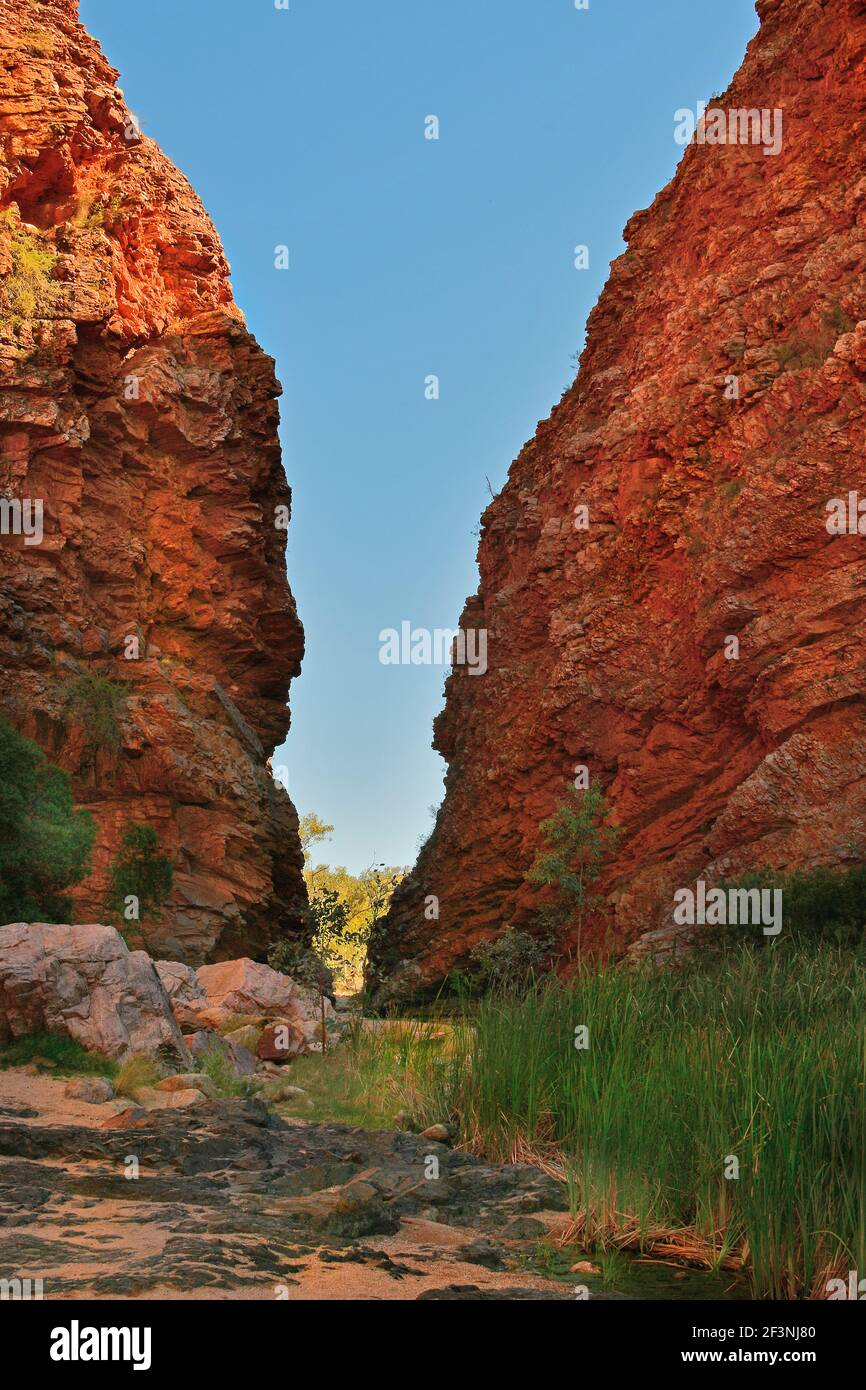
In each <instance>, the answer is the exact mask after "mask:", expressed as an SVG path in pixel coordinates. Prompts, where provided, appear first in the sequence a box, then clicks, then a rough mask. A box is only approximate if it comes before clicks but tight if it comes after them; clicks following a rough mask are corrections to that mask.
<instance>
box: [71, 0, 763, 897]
mask: <svg viewBox="0 0 866 1390" xmlns="http://www.w3.org/2000/svg"><path fill="white" fill-rule="evenodd" d="M80 9H81V19H82V22H83V23H84V24H85V25H86V26H87V28H88V29H89V30H90V32H91V33H92V34H94V35H95V36H96V37H97V38H98V39H99V40H100V42H101V43H102V45H103V48H104V49H105V51H106V53H107V55H108V58H109V60H110V61H111V62H112V63H113V64H114V66H115V67H117V68H119V69H120V73H121V77H120V82H121V86H122V87H123V89H124V91H125V93H126V97H127V101H128V103H129V105H130V106H131V108H132V110H133V111H134V112H135V113H136V114H137V116H138V117H139V119H140V121H141V124H142V128H143V130H144V131H145V133H146V134H148V135H150V136H152V137H153V138H154V139H155V140H158V141H159V143H160V144H161V145H162V147H163V149H164V150H165V151H166V153H167V154H168V155H169V156H170V157H171V158H172V159H173V160H174V161H175V163H176V164H177V165H178V166H179V167H180V168H181V169H182V170H183V171H184V173H185V174H186V175H187V176H188V177H189V178H190V180H191V181H192V183H193V184H194V185H195V187H196V189H197V191H198V193H199V194H200V196H201V198H202V200H203V201H204V203H205V206H206V207H207V209H208V211H209V212H210V214H211V216H212V217H213V219H214V221H215V223H216V225H217V227H218V229H219V232H220V234H221V236H222V239H223V242H224V245H225V248H226V252H227V255H228V258H229V260H230V262H231V265H232V281H233V285H234V289H235V295H236V298H237V300H238V302H239V304H240V305H241V307H242V308H243V310H244V312H245V314H246V316H247V321H248V323H249V326H250V328H251V329H252V331H253V332H254V333H255V334H256V336H257V337H258V339H259V341H260V342H261V343H262V345H263V347H264V348H265V349H266V351H268V352H269V353H271V354H272V355H273V356H274V357H275V358H276V360H277V373H278V376H279V377H280V380H281V381H282V383H283V387H284V392H285V394H284V396H283V398H282V431H281V433H282V439H283V450H284V452H283V461H284V464H285V467H286V472H287V474H288V477H289V481H290V483H291V485H292V488H293V492H294V515H293V521H292V526H291V530H290V532H289V548H288V566H289V578H290V582H291V585H292V588H293V590H294V593H295V597H296V599H297V602H298V607H299V610H300V614H301V617H302V619H303V622H304V625H305V627H306V632H307V656H306V659H305V661H304V668H303V672H302V675H301V677H300V679H299V680H298V681H296V682H295V683H294V685H293V687H292V693H291V705H292V718H293V727H292V731H291V733H290V735H289V739H288V743H287V745H286V747H285V749H284V750H283V751H282V752H278V753H277V755H276V756H275V759H274V761H275V763H278V764H283V765H285V766H286V767H287V768H288V778H287V781H288V786H289V790H290V792H291V794H292V797H293V799H294V800H295V803H296V804H297V806H298V809H299V810H300V811H301V812H302V813H303V812H305V811H310V810H315V811H317V812H318V813H319V814H320V815H321V816H323V817H324V818H325V819H326V820H328V821H331V822H333V824H334V825H335V827H336V829H335V834H334V836H333V838H332V842H331V844H330V846H329V847H328V848H327V850H326V851H325V855H326V857H328V858H330V859H331V861H332V862H335V863H344V864H346V865H348V867H349V868H351V869H355V870H357V869H360V868H362V867H364V866H365V865H366V864H368V863H370V862H371V861H373V860H374V859H376V860H381V861H385V862H387V863H391V864H402V863H410V862H411V861H412V860H413V859H414V856H415V851H416V848H417V844H418V841H419V840H420V839H423V838H424V837H425V836H426V834H427V833H428V831H429V829H430V824H431V822H430V815H429V808H430V807H431V805H432V806H435V805H436V804H437V803H438V802H439V801H440V800H441V797H442V776H443V772H444V764H443V762H442V760H441V758H440V757H439V756H438V754H435V753H434V752H433V751H432V749H431V747H430V740H431V723H432V720H433V717H434V715H435V714H436V712H437V711H438V709H439V708H440V707H441V703H442V687H443V683H444V676H445V671H444V670H443V669H442V668H441V667H413V666H385V665H382V664H380V662H379V632H380V630H382V629H384V628H390V627H393V628H399V627H400V624H401V622H403V621H405V620H409V621H411V622H412V623H413V625H414V626H416V627H427V628H430V629H433V628H437V627H440V628H449V627H451V628H453V627H456V624H457V620H458V617H459V615H460V612H461V610H462V607H463V603H464V600H465V598H466V596H467V595H468V594H470V593H472V592H473V591H474V590H475V587H476V580H477V568H476V564H475V551H476V546H477V535H476V534H475V533H476V532H477V527H478V518H479V515H480V513H481V511H482V510H483V508H484V507H485V505H486V503H487V501H488V500H489V493H488V487H487V479H488V478H489V480H490V483H491V484H492V486H493V488H494V489H496V490H498V489H499V488H500V487H501V486H502V484H503V482H504V481H505V478H506V475H507V471H508V467H509V464H510V462H511V460H512V458H513V457H514V455H515V454H516V453H517V452H518V451H519V449H520V448H521V446H522V444H523V443H524V441H525V440H526V439H527V438H529V437H530V436H531V435H532V434H533V433H534V431H535V426H536V423H537V421H538V420H539V419H543V418H544V417H545V416H546V415H547V414H548V413H549V411H550V409H551V407H552V406H553V405H554V404H555V402H556V401H557V400H558V399H559V397H560V395H561V394H562V391H563V389H564V387H565V386H566V385H567V384H569V383H570V381H571V380H572V378H573V375H574V364H573V361H572V358H573V354H574V353H575V352H577V351H579V350H580V348H581V347H582V345H583V340H584V325H585V321H586V318H587V315H588V313H589V311H590V309H591V308H592V306H593V304H594V303H595V300H596V299H597V297H598V294H599V292H600V290H601V288H602V285H603V284H604V281H605V279H606V278H607V274H608V267H609V263H610V261H611V260H612V259H614V258H615V257H616V256H617V255H619V254H620V252H621V251H622V249H623V243H622V238H621V232H622V228H623V226H624V225H625V223H626V221H627V220H628V218H629V217H630V215H631V214H632V212H633V211H635V210H636V209H637V208H642V207H645V206H647V205H648V204H649V203H650V202H651V201H652V199H653V197H654V196H655V193H656V192H657V191H658V189H659V188H661V187H662V186H663V185H664V184H665V183H666V182H667V181H668V180H669V179H670V177H671V176H672V174H673V172H674V170H675V168H676V165H677V163H678V161H679V159H680V158H681V156H682V149H681V148H680V147H679V146H678V145H677V144H676V143H675V142H674V139H673V131H674V112H675V110H677V108H680V107H691V108H694V107H695V105H696V103H697V102H698V101H699V100H700V99H704V100H705V99H707V98H708V97H709V96H710V95H711V94H713V93H715V92H718V91H720V90H723V89H724V88H725V87H726V86H727V84H728V82H729V80H730V78H731V76H732V75H733V73H734V71H735V70H736V68H737V67H738V66H739V63H740V61H741V58H742V55H743V52H744V51H745V47H746V44H747V42H748V40H749V39H750V38H751V37H752V35H753V34H754V33H755V31H756V28H757V19H756V17H755V13H754V6H753V0H725V3H724V4H723V5H717V4H715V3H712V2H711V0H590V8H589V10H588V11H578V10H576V9H575V7H574V0H365V2H364V3H359V0H290V8H289V9H288V10H278V9H276V7H275V5H274V0H198V3H192V0H148V3H147V4H146V5H129V4H119V3H118V0H81V6H80ZM431 115H435V116H437V117H438V119H439V122H440V132H439V139H438V140H436V141H434V140H427V139H425V119H426V118H427V117H428V116H431ZM577 244H585V245H587V246H588V247H589V251H590V267H589V269H588V270H585V271H577V270H575V268H574V264H573V260H574V247H575V246H576V245H577ZM278 245H287V246H288V247H289V253H290V268H289V269H288V270H285V271H280V270H277V269H275V266H274V248H275V247H276V246H278ZM434 374H435V375H437V376H438V377H439V380H440V396H439V399H438V400H428V399H426V398H425V379H426V378H427V377H428V376H430V375H434Z"/></svg>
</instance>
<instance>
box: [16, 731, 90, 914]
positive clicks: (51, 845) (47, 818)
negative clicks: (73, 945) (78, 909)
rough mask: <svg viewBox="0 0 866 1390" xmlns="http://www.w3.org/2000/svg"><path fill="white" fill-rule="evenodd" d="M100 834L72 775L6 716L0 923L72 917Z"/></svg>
mask: <svg viewBox="0 0 866 1390" xmlns="http://www.w3.org/2000/svg"><path fill="white" fill-rule="evenodd" d="M94 837H95V827H94V824H93V818H92V816H91V815H90V814H89V813H88V812H87V811H76V810H75V807H74V805H73V801H72V791H71V789H70V784H69V777H68V776H67V774H66V773H65V772H62V771H61V770H60V768H59V767H55V766H54V764H53V763H50V762H49V761H48V759H47V758H46V757H45V754H44V753H43V752H42V749H41V748H40V747H39V746H38V744H35V743H32V742H31V741H30V739H27V738H24V737H23V736H22V735H21V734H19V733H18V731H17V730H16V729H13V727H12V725H11V724H9V723H8V722H7V720H5V719H4V718H2V716H0V924H2V923H5V922H68V921H69V920H70V917H71V914H72V905H71V902H70V899H69V898H68V897H67V896H66V893H65V890H66V889H67V888H71V887H72V886H73V885H74V884H76V883H80V882H81V880H82V879H83V878H84V877H85V875H86V874H88V873H89V872H90V852H91V850H92V848H93V841H94Z"/></svg>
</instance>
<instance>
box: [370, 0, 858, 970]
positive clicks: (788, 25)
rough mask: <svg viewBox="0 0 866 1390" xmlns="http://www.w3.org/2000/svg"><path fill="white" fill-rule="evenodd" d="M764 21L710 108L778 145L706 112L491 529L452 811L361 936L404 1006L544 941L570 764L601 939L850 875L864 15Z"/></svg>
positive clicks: (484, 544) (475, 606)
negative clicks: (541, 857) (539, 875)
mask: <svg viewBox="0 0 866 1390" xmlns="http://www.w3.org/2000/svg"><path fill="white" fill-rule="evenodd" d="M757 9H758V13H759V16H760V20H761V27H760V31H759V33H758V35H757V36H756V37H755V39H754V40H753V41H752V43H751V44H750V46H749V49H748V52H747V54H746V58H745V61H744V63H743V65H742V67H741V69H740V70H739V72H738V73H737V74H736V76H735V78H734V80H733V82H732V83H731V85H730V87H729V88H728V90H727V91H726V92H725V93H724V94H723V95H722V96H719V97H718V98H714V99H713V101H712V103H711V107H712V108H713V109H715V110H719V109H720V110H721V111H722V112H723V113H724V115H725V118H727V117H728V116H729V113H731V112H737V111H746V112H748V111H750V110H755V111H757V112H761V111H766V113H767V118H768V122H769V124H768V126H767V128H766V131H765V133H766V134H769V133H770V131H771V130H772V133H773V136H774V137H775V136H776V135H777V134H778V135H779V136H780V137H781V138H780V141H779V148H778V149H777V150H773V149H770V148H768V146H769V144H770V142H769V141H766V142H763V143H742V142H740V140H739V139H738V138H737V139H733V140H727V141H726V142H725V143H721V142H720V139H719V136H720V132H721V131H722V130H727V131H732V130H734V129H735V128H734V127H731V126H730V124H723V125H718V124H716V122H717V120H718V118H717V117H711V118H710V117H709V113H708V119H707V121H706V122H705V125H704V127H703V128H702V130H701V136H700V139H696V140H695V141H694V142H693V143H691V144H690V145H689V147H688V148H687V149H686V151H685V153H684V156H683V158H682V161H681V163H680V166H679V168H678V170H677V173H676V176H675V177H674V179H673V180H672V181H671V183H670V184H669V185H668V186H667V187H666V188H664V189H663V190H662V192H661V193H659V195H658V196H657V197H656V199H655V201H654V202H653V204H652V206H651V207H650V208H648V209H646V210H645V211H642V212H639V213H637V214H635V216H634V217H632V219H631V220H630V222H629V223H628V226H627V227H626V229H625V234H624V235H625V240H626V243H627V250H626V251H625V253H624V254H623V255H622V256H620V257H619V259H618V260H617V261H616V262H614V264H613V266H612V269H611V275H610V279H609V281H608V284H607V286H606V288H605V290H604V292H603V294H602V296H601V299H600V301H599V303H598V305H597V307H596V308H595V309H594V311H593V313H592V315H591V317H590V320H589V326H588V338H587V344H586V348H585V350H584V352H583V354H582V357H581V361H580V369H579V373H578V375H577V378H576V380H575V382H574V384H573V386H572V387H571V389H570V390H568V391H567V392H566V393H565V395H564V396H563V398H562V400H561V402H560V403H559V404H558V405H557V407H556V408H555V409H554V410H553V412H552V414H551V416H550V418H549V419H548V420H546V421H544V422H543V423H541V424H540V425H539V426H538V430H537V432H536V434H535V437H534V439H532V440H531V441H530V443H528V444H527V445H526V447H525V448H524V450H523V451H522V453H521V454H520V456H519V457H518V459H517V460H516V462H515V463H514V464H513V465H512V468H511V471H510V475H509V479H508V482H507V485H506V486H505V488H504V489H503V491H502V492H501V494H500V495H499V496H498V497H497V498H496V499H495V500H494V501H493V502H492V504H491V505H490V506H489V507H488V508H487V510H486V512H485V513H484V516H483V518H482V534H481V541H480V545H479V551H478V563H479V569H480V585H479V589H478V593H477V594H476V595H475V596H474V597H473V598H471V599H470V600H469V601H468V603H467V606H466V609H465V611H464V614H463V618H462V623H461V625H462V626H463V627H464V628H479V629H486V631H487V633H488V662H489V669H488V671H487V673H486V674H485V675H484V676H483V677H477V676H472V675H470V674H469V672H468V671H467V670H465V669H455V670H454V672H453V673H452V675H451V676H450V678H449V681H448V683H447V687H446V705H445V708H444V710H443V712H442V713H441V715H440V716H439V718H438V720H437V722H436V725H435V737H434V746H435V747H436V748H437V749H438V750H439V751H440V752H441V753H442V754H443V756H444V757H445V759H446V760H447V763H448V774H447V779H446V795H445V800H444V804H443V806H442V808H441V810H440V813H439V817H438V820H437V823H436V826H435V829H434V832H433V835H432V837H431V839H430V840H429V842H428V843H427V845H426V846H425V848H424V849H423V851H422V852H421V855H420V857H419V859H418V863H417V865H416V867H415V870H414V872H413V874H412V875H411V877H410V878H409V879H408V880H407V881H406V883H405V884H404V885H403V887H402V888H401V890H400V891H399V892H398V894H397V895H396V897H395V900H394V903H393V906H392V910H391V914H390V917H389V919H388V921H387V923H386V924H385V927H384V929H383V931H382V932H381V933H380V934H379V937H378V939H377V941H376V943H374V948H373V959H374V965H375V966H376V968H377V969H378V970H380V971H384V972H385V973H386V974H387V975H388V976H389V978H390V983H391V985H392V986H394V987H396V986H397V985H398V984H399V985H401V986H402V987H404V988H408V989H410V990H416V991H418V990H422V989H429V988H433V987H435V986H436V985H437V983H438V982H439V981H440V980H441V979H442V978H443V976H444V975H445V974H446V972H447V971H448V970H449V969H450V968H451V967H452V966H454V965H455V964H457V963H459V962H462V961H464V960H465V958H466V955H467V952H468V951H469V950H470V949H471V947H472V946H473V945H475V944H476V943H478V942H480V941H483V940H486V939H489V938H491V937H494V936H496V935H497V934H498V933H499V932H501V930H502V929H503V927H504V926H505V925H507V924H509V923H513V924H514V925H516V926H518V927H523V928H528V929H529V930H532V929H533V924H534V923H535V922H536V921H537V914H538V910H539V906H540V905H541V903H542V902H543V901H544V896H543V894H542V895H541V896H539V890H538V889H536V888H534V887H532V886H531V885H530V884H528V883H527V882H526V881H525V874H526V872H527V870H528V869H529V867H530V865H531V864H532V862H533V858H534V856H535V854H536V852H537V850H538V849H539V847H540V843H541V838H540V835H539V824H540V822H541V821H542V820H543V819H544V818H545V817H546V816H549V815H550V813H551V812H552V810H553V809H554V807H555V806H556V805H557V803H558V802H560V801H561V800H562V799H563V796H564V793H565V789H566V787H567V786H568V784H569V783H571V782H572V781H573V779H574V778H575V775H576V774H575V769H576V768H579V767H585V768H586V769H587V770H588V775H589V777H590V778H591V779H592V781H593V782H594V783H595V784H596V785H598V786H600V787H601V788H603V790H604V792H605V794H606V796H607V798H608V799H609V801H610V803H611V805H612V808H613V820H614V821H615V822H616V823H617V824H618V825H619V827H620V829H621V832H622V836H621V840H620V843H619V847H618V850H617V852H616V854H615V855H614V857H613V858H612V859H611V860H610V862H609V863H608V864H607V865H606V867H605V870H604V873H603V876H602V878H601V879H600V881H599V884H598V888H599V892H600V893H601V895H602V896H603V899H604V902H603V905H602V906H601V908H600V909H599V910H598V911H596V912H595V913H594V914H593V919H592V921H591V922H590V923H589V924H588V930H587V931H586V932H585V940H588V941H589V942H590V943H591V942H592V941H593V939H594V940H595V942H596V943H599V942H601V941H602V939H603V938H605V937H608V938H609V937H612V939H613V942H614V944H615V946H616V948H617V949H618V950H622V949H623V948H624V947H625V946H626V944H627V943H629V942H632V941H634V940H635V938H637V937H638V936H640V935H641V934H642V933H644V932H648V931H651V930H653V929H656V928H658V927H660V926H662V925H664V923H665V922H670V920H671V904H672V895H673V892H674V890H675V888H676V887H677V886H681V885H689V884H692V885H694V883H695V880H696V877H697V876H698V875H700V876H703V877H704V878H706V879H707V880H710V881H712V880H716V881H718V880H719V879H720V878H723V877H724V876H726V875H728V876H734V875H737V874H740V873H742V872H745V871H748V870H751V869H754V868H758V867H763V866H768V867H771V868H774V869H780V870H784V869H789V868H792V867H799V866H806V867H811V866H814V865H818V864H828V865H831V866H836V867H841V866H845V865H850V864H852V863H862V862H864V860H866V821H864V814H866V778H864V769H866V662H864V651H866V611H864V593H866V571H864V549H863V547H864V545H866V541H864V539H863V536H862V535H861V534H859V532H858V515H859V513H858V512H857V507H858V502H859V498H861V497H866V470H864V462H863V460H864V419H866V280H864V268H866V166H864V154H866V3H864V0H759V3H758V5H757ZM720 22H721V20H720ZM779 113H781V114H779ZM777 117H778V120H777V119H776V118H777ZM711 120H712V122H713V124H711V123H710V121H711ZM736 129H737V130H738V129H739V127H736ZM636 138H639V132H638V133H637V135H636ZM849 494H856V495H855V496H854V497H853V498H852V499H851V507H852V508H853V511H852V513H851V515H852V516H853V521H849V523H848V524H847V525H846V526H845V527H844V528H843V527H842V526H841V525H838V526H836V527H835V529H834V528H833V526H832V524H831V523H832V517H833V515H834V511H833V508H832V505H831V504H832V503H833V502H834V499H835V500H836V501H844V503H845V510H846V513H847V512H848V511H849V505H848V504H849ZM828 507H830V508H831V510H829V511H828ZM582 508H586V509H587V511H586V512H585V513H584V512H582V511H581V509H582ZM864 510H866V503H864ZM584 523H586V524H585V525H584ZM862 529H863V530H864V531H866V517H864V518H863V522H862ZM837 532H841V533H837ZM572 935H573V933H572Z"/></svg>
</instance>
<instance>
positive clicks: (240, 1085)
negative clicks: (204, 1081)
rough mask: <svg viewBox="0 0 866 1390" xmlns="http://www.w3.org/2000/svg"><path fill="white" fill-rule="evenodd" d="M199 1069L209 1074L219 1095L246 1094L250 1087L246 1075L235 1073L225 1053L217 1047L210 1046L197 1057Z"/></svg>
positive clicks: (248, 1092)
mask: <svg viewBox="0 0 866 1390" xmlns="http://www.w3.org/2000/svg"><path fill="white" fill-rule="evenodd" d="M198 1064H199V1068H200V1070H201V1071H203V1072H204V1073H205V1075H206V1076H209V1077H210V1079H211V1081H212V1082H213V1084H214V1085H215V1086H216V1088H217V1090H218V1091H219V1093H220V1095H221V1096H246V1095H249V1094H250V1091H251V1089H252V1088H251V1087H250V1084H249V1080H248V1078H247V1077H243V1076H237V1075H235V1071H234V1068H233V1067H232V1064H231V1062H230V1061H229V1059H228V1057H227V1056H226V1054H225V1053H224V1052H223V1051H222V1049H221V1048H219V1047H210V1048H208V1049H207V1051H206V1052H203V1053H202V1054H201V1055H200V1056H199V1058H198Z"/></svg>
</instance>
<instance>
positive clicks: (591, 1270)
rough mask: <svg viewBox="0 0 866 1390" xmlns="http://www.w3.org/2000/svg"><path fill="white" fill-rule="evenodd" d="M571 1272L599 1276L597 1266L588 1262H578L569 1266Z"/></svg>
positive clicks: (599, 1272) (599, 1271)
mask: <svg viewBox="0 0 866 1390" xmlns="http://www.w3.org/2000/svg"><path fill="white" fill-rule="evenodd" d="M571 1272H572V1274H601V1270H600V1269H599V1268H598V1266H597V1265H594V1264H592V1263H591V1262H590V1261H589V1260H578V1262H577V1264H576V1265H572V1266H571Z"/></svg>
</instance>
